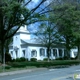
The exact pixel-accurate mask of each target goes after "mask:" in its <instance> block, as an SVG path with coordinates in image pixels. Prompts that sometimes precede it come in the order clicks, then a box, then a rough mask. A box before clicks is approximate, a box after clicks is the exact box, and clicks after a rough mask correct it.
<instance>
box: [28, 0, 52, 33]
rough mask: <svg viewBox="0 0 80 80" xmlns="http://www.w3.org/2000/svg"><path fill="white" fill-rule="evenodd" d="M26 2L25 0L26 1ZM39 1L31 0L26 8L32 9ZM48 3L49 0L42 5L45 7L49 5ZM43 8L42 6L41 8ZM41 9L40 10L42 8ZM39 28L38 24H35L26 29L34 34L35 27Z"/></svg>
mask: <svg viewBox="0 0 80 80" xmlns="http://www.w3.org/2000/svg"><path fill="white" fill-rule="evenodd" d="M26 1H27V0H26ZM39 1H40V0H32V1H31V2H30V3H29V5H28V6H27V8H29V9H32V8H34V7H35V6H36V5H37V4H38V3H39ZM49 1H51V0H47V2H45V3H44V5H47V4H49ZM42 7H43V6H42ZM42 7H41V8H42ZM38 26H39V23H35V24H31V25H29V26H28V29H29V31H30V32H32V33H34V32H35V31H36V30H37V27H38Z"/></svg>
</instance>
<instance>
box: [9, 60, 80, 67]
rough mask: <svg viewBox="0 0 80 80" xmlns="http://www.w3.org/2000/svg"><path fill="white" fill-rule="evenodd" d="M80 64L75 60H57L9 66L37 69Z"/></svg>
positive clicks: (15, 63) (16, 63)
mask: <svg viewBox="0 0 80 80" xmlns="http://www.w3.org/2000/svg"><path fill="white" fill-rule="evenodd" d="M74 64H80V61H75V60H63V61H62V60H55V61H52V62H42V61H41V62H12V63H11V64H9V65H10V66H12V67H18V68H20V67H26V66H35V67H50V66H61V65H74Z"/></svg>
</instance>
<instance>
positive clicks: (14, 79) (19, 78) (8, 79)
mask: <svg viewBox="0 0 80 80" xmlns="http://www.w3.org/2000/svg"><path fill="white" fill-rule="evenodd" d="M79 73H80V65H78V66H70V67H68V68H60V69H43V70H36V71H32V72H26V73H20V74H14V75H7V76H0V80H73V75H75V74H79Z"/></svg>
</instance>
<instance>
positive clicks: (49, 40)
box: [36, 21, 59, 61]
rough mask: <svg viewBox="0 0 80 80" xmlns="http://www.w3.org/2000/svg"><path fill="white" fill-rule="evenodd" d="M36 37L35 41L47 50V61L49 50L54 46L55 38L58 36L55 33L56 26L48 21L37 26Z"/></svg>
mask: <svg viewBox="0 0 80 80" xmlns="http://www.w3.org/2000/svg"><path fill="white" fill-rule="evenodd" d="M36 36H37V38H36V39H37V40H36V41H37V42H39V43H41V44H43V45H44V46H45V47H46V48H47V57H48V61H49V59H50V53H51V48H52V47H53V46H54V45H55V44H56V42H57V39H56V37H58V36H59V35H58V33H57V28H56V26H55V25H54V24H53V23H51V22H49V21H47V22H43V23H42V24H41V25H40V26H39V28H38V30H37V32H36Z"/></svg>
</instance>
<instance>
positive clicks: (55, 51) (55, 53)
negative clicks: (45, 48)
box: [53, 49, 57, 57]
mask: <svg viewBox="0 0 80 80" xmlns="http://www.w3.org/2000/svg"><path fill="white" fill-rule="evenodd" d="M53 56H55V57H57V50H56V49H53Z"/></svg>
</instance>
